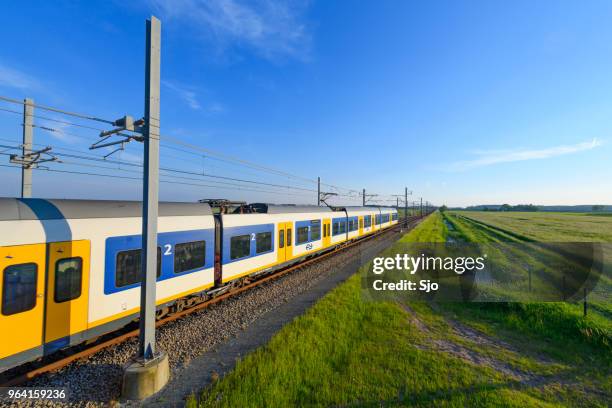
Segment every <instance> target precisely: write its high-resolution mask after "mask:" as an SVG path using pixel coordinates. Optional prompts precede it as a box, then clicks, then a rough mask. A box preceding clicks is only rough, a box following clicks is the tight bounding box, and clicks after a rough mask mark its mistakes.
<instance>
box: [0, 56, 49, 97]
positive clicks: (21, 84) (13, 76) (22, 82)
mask: <svg viewBox="0 0 612 408" xmlns="http://www.w3.org/2000/svg"><path fill="white" fill-rule="evenodd" d="M0 86H1V87H7V88H15V89H20V90H22V91H30V90H35V89H40V87H41V85H40V82H39V81H38V80H36V79H35V78H33V77H31V76H30V75H28V74H26V73H24V72H21V71H19V70H17V69H15V68H11V67H8V66H6V65H4V64H2V63H0Z"/></svg>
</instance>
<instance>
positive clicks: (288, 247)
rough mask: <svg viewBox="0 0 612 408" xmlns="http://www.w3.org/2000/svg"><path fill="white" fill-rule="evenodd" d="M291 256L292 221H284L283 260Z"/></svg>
mask: <svg viewBox="0 0 612 408" xmlns="http://www.w3.org/2000/svg"><path fill="white" fill-rule="evenodd" d="M291 258H293V221H292V222H286V223H285V260H287V261H288V260H290V259H291Z"/></svg>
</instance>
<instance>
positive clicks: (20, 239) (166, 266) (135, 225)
mask: <svg viewBox="0 0 612 408" xmlns="http://www.w3.org/2000/svg"><path fill="white" fill-rule="evenodd" d="M141 207H142V204H141V203H137V202H125V201H84V200H41V199H21V200H18V199H11V198H0V231H1V233H0V294H1V297H2V299H1V301H0V333H3V335H2V336H0V371H2V370H4V369H6V368H10V367H12V366H14V365H17V364H19V363H21V362H24V361H29V360H32V359H34V358H37V357H40V356H42V355H44V354H49V353H52V352H53V351H55V350H57V349H60V348H63V347H66V346H69V345H72V344H77V343H80V342H82V341H84V340H86V339H88V338H92V337H96V336H99V335H100V334H103V333H106V332H109V331H112V330H114V329H116V328H118V327H121V326H122V325H125V324H126V323H128V322H129V321H131V320H133V319H134V318H135V317H136V316H137V314H138V312H139V305H140V274H141V272H140V268H141V266H140V251H141V249H140V248H141V239H140V234H141V231H142V229H141ZM158 230H159V236H158V270H157V276H158V284H157V303H158V304H164V303H168V302H172V301H173V300H175V299H178V298H181V297H183V296H185V295H187V294H189V293H193V292H197V291H201V290H204V289H206V288H209V287H212V286H213V283H214V272H213V248H214V242H213V241H214V220H213V217H212V212H211V209H210V207H209V206H208V205H203V204H188V203H161V204H160V207H159V223H158ZM15 331H19V333H20V335H19V336H18V337H13V336H6V335H4V334H6V333H12V332H15Z"/></svg>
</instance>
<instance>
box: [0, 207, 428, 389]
mask: <svg viewBox="0 0 612 408" xmlns="http://www.w3.org/2000/svg"><path fill="white" fill-rule="evenodd" d="M426 216H427V215H425V216H423V217H419V216H413V217H410V218H409V219H407V220H406V221H405V222H400V223H398V224H396V225H394V226H393V227H391V228H387V229H384V230H382V231H378V232H375V233H373V234H370V235H367V236H365V237H362V238H360V239H358V240H355V241H351V242H349V243H347V244H345V245H342V244H341V245H339V246H336V247H335V248H333V249H331V250H329V251H327V252H323V253H321V254H318V255H316V256H315V257H313V258H310V259H307V260H305V261H303V262H300V263H297V264H294V265H290V266H287V267H286V268H283V269H279V270H278V271H276V272H273V273H271V274H269V275H264V276H262V277H261V278H259V279H257V280H255V281H253V282H250V283H247V284H246V285H243V286H240V287H236V288H234V289H233V290H229V291H228V292H225V293H223V294H221V295H218V296H216V297H213V298H212V299H209V300H206V301H204V302H202V303H198V304H196V305H194V306H192V307H189V308H187V309H184V310H182V311H180V312H177V313H173V314H171V315H169V316H167V317H164V318H162V319H159V320H158V321H157V322H156V323H155V327H159V326H161V325H164V324H166V323H169V322H172V321H174V320H177V319H180V318H182V317H184V316H187V315H189V314H191V313H193V312H196V311H198V310H202V309H204V308H207V307H209V306H211V305H214V304H216V303H219V302H221V301H223V300H225V299H228V298H230V297H233V296H235V295H238V294H240V293H243V292H246V291H248V290H249V289H252V288H254V287H256V286H259V285H261V284H263V283H266V282H269V281H271V280H274V279H278V278H280V277H282V276H284V275H287V274H288V273H290V272H293V271H295V270H298V269H301V268H304V267H307V266H310V265H312V264H315V263H317V262H321V261H322V260H324V259H327V258H330V257H331V256H332V255H335V254H337V253H339V252H342V251H344V250H345V249H348V248H352V247H353V246H356V245H359V244H362V243H364V242H367V241H370V240H371V239H373V238H376V237H380V236H382V235H385V234H387V233H389V232H391V231H395V230H397V229H399V228H401V227H413V226H414V225H415V222H416V221H419V220H421V219H423V218H425V217H426ZM138 333H139V330H138V329H135V330H132V331H129V332H127V333H124V334H120V335H118V336H117V337H113V338H111V339H108V340H104V341H102V342H100V343H98V344H94V345H92V346H90V347H88V348H86V349H84V350H81V351H78V352H75V353H74V354H71V355H69V356H66V357H63V358H61V359H59V360H56V361H53V362H51V363H48V364H45V365H43V366H41V367H38V368H34V369H32V370H30V371H28V372H26V373H24V374H20V375H18V376H16V377H14V378H11V379H10V380H8V381H6V382H4V383H2V384H0V387H13V386H16V385H20V384H23V383H24V382H27V381H30V380H32V379H34V378H36V377H38V376H40V375H42V374H45V373H48V372H53V371H57V370H59V369H61V368H63V367H65V366H67V365H68V364H70V363H72V362H73V361H76V360H80V359H83V358H86V357H90V356H92V355H93V354H96V353H97V352H99V351H101V350H103V349H106V348H108V347H111V346H114V345H117V344H121V343H123V342H125V341H127V340H129V339H131V338H134V337H138Z"/></svg>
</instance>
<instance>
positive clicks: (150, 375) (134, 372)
mask: <svg viewBox="0 0 612 408" xmlns="http://www.w3.org/2000/svg"><path fill="white" fill-rule="evenodd" d="M169 378H170V366H169V365H168V355H167V354H166V353H164V352H160V353H159V354H158V355H157V356H156V357H155V358H153V359H152V360H148V361H146V362H143V361H142V360H140V359H138V360H134V361H132V363H130V364H129V365H127V366H126V367H125V369H124V371H123V386H122V387H121V398H122V399H124V400H142V399H145V398H147V397H150V396H151V395H153V394H155V393H156V392H158V391H159V390H161V389H162V388H163V387H164V385H166V383H167V382H168V379H169Z"/></svg>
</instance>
